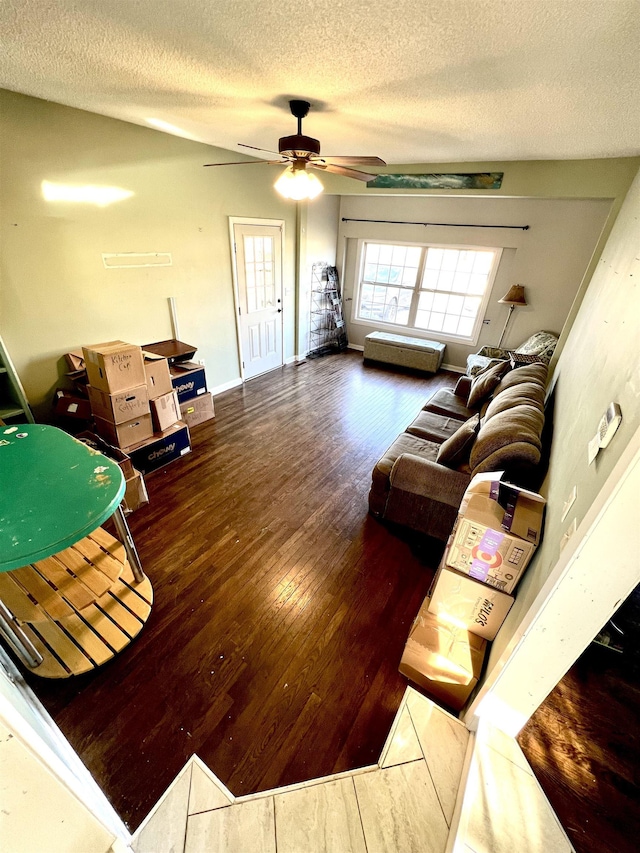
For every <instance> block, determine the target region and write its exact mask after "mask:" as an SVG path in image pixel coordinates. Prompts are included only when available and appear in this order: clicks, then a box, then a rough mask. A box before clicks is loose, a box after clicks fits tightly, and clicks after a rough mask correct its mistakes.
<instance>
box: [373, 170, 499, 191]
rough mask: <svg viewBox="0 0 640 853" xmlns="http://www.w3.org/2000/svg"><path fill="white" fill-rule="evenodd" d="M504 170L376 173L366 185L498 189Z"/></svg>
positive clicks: (409, 187) (427, 188) (399, 188)
mask: <svg viewBox="0 0 640 853" xmlns="http://www.w3.org/2000/svg"><path fill="white" fill-rule="evenodd" d="M503 177H504V172H460V173H457V174H439V175H438V174H426V175H411V174H409V175H393V174H387V175H378V176H377V177H376V178H374V180H373V181H367V186H368V187H373V188H376V189H378V188H380V189H388V190H499V189H500V187H501V186H502V178H503Z"/></svg>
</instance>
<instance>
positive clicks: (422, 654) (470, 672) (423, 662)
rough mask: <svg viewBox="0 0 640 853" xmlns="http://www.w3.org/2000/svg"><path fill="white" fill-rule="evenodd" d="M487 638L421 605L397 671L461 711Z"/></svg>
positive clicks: (476, 676)
mask: <svg viewBox="0 0 640 853" xmlns="http://www.w3.org/2000/svg"><path fill="white" fill-rule="evenodd" d="M486 649H487V641H486V640H485V639H483V638H482V637H479V636H477V635H476V634H471V633H470V632H469V631H467V630H466V629H465V628H461V627H460V626H458V625H455V624H454V623H452V622H450V621H447V620H445V619H441V618H439V617H438V616H436V615H434V614H433V613H429V599H428V598H426V599H425V600H424V601H423V603H422V606H421V608H420V612H419V613H418V615H417V617H416V619H415V621H414V623H413V625H412V626H411V631H410V632H409V638H408V640H407V644H406V646H405V648H404V652H403V653H402V660H401V661H400V667H399V669H400V672H401V673H402V674H403V675H406V677H407V678H409V679H411V681H413V682H414V683H415V684H418V685H419V686H420V687H422V688H423V689H424V690H425V691H426V692H427V693H428V694H429V695H430V696H433V697H434V698H435V699H439V700H440V701H441V702H444V704H445V705H448V706H449V707H450V708H453V709H454V710H456V711H460V710H461V709H462V708H463V707H464V705H465V704H466V702H467V700H468V698H469V696H470V695H471V693H472V691H473V690H474V688H475V686H476V684H477V683H478V679H479V678H480V673H481V672H482V663H483V661H484V655H485V652H486Z"/></svg>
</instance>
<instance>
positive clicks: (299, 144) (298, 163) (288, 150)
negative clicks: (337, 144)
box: [205, 100, 387, 201]
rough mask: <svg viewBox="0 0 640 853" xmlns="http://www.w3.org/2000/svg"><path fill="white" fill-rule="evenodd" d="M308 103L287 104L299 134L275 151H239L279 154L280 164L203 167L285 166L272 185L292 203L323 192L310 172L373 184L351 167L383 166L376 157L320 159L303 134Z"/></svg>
mask: <svg viewBox="0 0 640 853" xmlns="http://www.w3.org/2000/svg"><path fill="white" fill-rule="evenodd" d="M310 106H311V105H310V104H309V102H308V101H298V100H294V101H289V108H290V109H291V114H292V115H293V116H294V117H295V118H297V119H298V132H297V133H296V134H294V135H293V136H283V137H282V138H281V139H280V140H279V141H278V150H277V152H276V151H269V150H268V149H266V148H257V147H256V146H255V145H243V144H242V143H238V144H239V145H241V146H242V148H251V149H253V150H254V151H264V152H265V153H266V154H278V155H279V156H280V157H281V158H282V159H280V160H242V161H240V162H236V163H206V164H205V165H206V166H253V165H260V164H264V163H266V164H267V165H268V166H281V165H286V166H287V168H286V169H285V171H284V172H283V173H282V175H280V177H279V178H278V180H277V181H276V183H275V188H276V189H277V190H278V192H279V193H280V194H281V195H283V196H285V198H291V199H295V200H298V201H299V200H302V199H311V198H315V197H316V196H317V195H318V194H319V193H321V192H322V190H323V189H324V187H323V186H322V184H321V182H320V181H319V180H318V178H317V177H316V176H315V175H314V174H313V173H312V172H310V171H308V170H309V169H319V170H320V171H324V172H333V173H334V174H335V175H342V176H343V177H345V178H355V179H356V180H358V181H372V180H373V179H374V178H375V177H376V175H375V174H370V173H369V172H362V171H360V170H359V169H352V168H350V167H351V166H386V165H387V164H386V163H385V161H384V160H381V159H380V158H379V157H365V156H362V157H360V156H352V157H322V156H321V155H320V142H319V141H318V140H317V139H313V138H312V137H311V136H304V135H303V133H302V119H303V118H305V116H307V115H308V113H309V108H310Z"/></svg>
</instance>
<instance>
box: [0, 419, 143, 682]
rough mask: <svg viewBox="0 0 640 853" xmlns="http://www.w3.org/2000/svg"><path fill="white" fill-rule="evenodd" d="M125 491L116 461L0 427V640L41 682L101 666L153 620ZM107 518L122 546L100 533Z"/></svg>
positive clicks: (66, 440)
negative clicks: (123, 504) (123, 503)
mask: <svg viewBox="0 0 640 853" xmlns="http://www.w3.org/2000/svg"><path fill="white" fill-rule="evenodd" d="M124 488H125V483H124V477H123V476H122V471H121V470H120V468H119V467H118V465H117V464H116V463H115V462H113V461H112V460H110V459H108V458H107V457H105V456H103V455H102V454H101V453H98V452H96V451H95V450H92V449H91V448H89V447H87V446H86V445H85V444H82V443H81V442H79V441H77V440H76V439H74V438H72V437H71V436H69V435H67V433H64V432H62V431H61V430H59V429H56V428H55V427H50V426H46V425H42V424H24V425H20V426H17V427H16V426H10V427H0V635H1V636H3V637H4V639H5V640H6V641H7V642H8V643H9V645H10V646H11V647H12V648H13V650H14V651H15V652H16V654H17V655H18V656H19V657H20V659H21V660H22V661H23V663H25V664H26V665H27V666H28V667H29V668H30V669H32V671H33V672H34V673H36V674H38V675H42V676H44V677H47V678H65V677H68V676H69V675H78V674H80V673H82V672H87V671H88V670H90V669H93V668H94V667H96V666H100V665H101V664H102V663H105V662H106V661H107V660H109V659H110V658H112V657H113V656H114V654H116V653H117V652H119V651H121V650H122V649H123V648H124V647H125V646H127V645H128V644H129V643H130V642H131V640H132V639H133V638H134V637H135V636H136V635H137V634H138V633H139V632H140V630H141V629H142V627H143V626H144V623H145V622H146V620H147V619H148V617H149V614H150V612H151V604H152V602H153V590H152V587H151V583H150V582H149V579H148V578H147V577H146V576H145V574H144V572H143V571H142V566H141V565H140V559H139V557H138V554H137V551H136V549H135V544H134V542H133V538H132V536H131V533H130V531H129V526H128V525H127V522H126V519H125V517H124V514H123V512H122V508H121V506H120V501H121V500H122V496H123V494H124ZM110 516H113V520H114V522H115V524H116V529H117V530H118V534H119V536H120V537H121V539H122V540H123V541H122V543H120V542H119V541H118V540H117V539H114V537H112V536H111V535H110V534H109V533H107V532H106V531H105V530H103V529H102V528H101V527H100V526H99V525H100V524H102V522H104V521H105V520H106V519H107V518H109V517H110Z"/></svg>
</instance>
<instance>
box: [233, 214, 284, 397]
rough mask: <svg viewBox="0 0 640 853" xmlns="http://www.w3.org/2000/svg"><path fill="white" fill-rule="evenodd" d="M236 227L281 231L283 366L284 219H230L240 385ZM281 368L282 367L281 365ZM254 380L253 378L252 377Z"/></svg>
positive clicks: (239, 217) (282, 343) (241, 364)
mask: <svg viewBox="0 0 640 853" xmlns="http://www.w3.org/2000/svg"><path fill="white" fill-rule="evenodd" d="M236 225H256V226H262V227H268V228H279V229H280V286H281V299H282V302H281V305H282V314H281V320H280V335H281V338H282V340H281V348H282V364H284V318H285V316H286V312H285V304H284V250H285V239H284V226H285V221H284V219H260V218H258V217H248V216H230V217H229V245H230V251H231V278H232V281H233V310H234V314H235V321H236V346H237V351H238V366H239V368H240V384H242V383H244V382H245V376H244V367H243V361H242V337H241V332H240V295H239V291H238V261H237V254H236V240H235V234H234V230H233V229H234V227H235V226H236ZM279 366H280V365H279ZM252 378H253V377H252Z"/></svg>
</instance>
